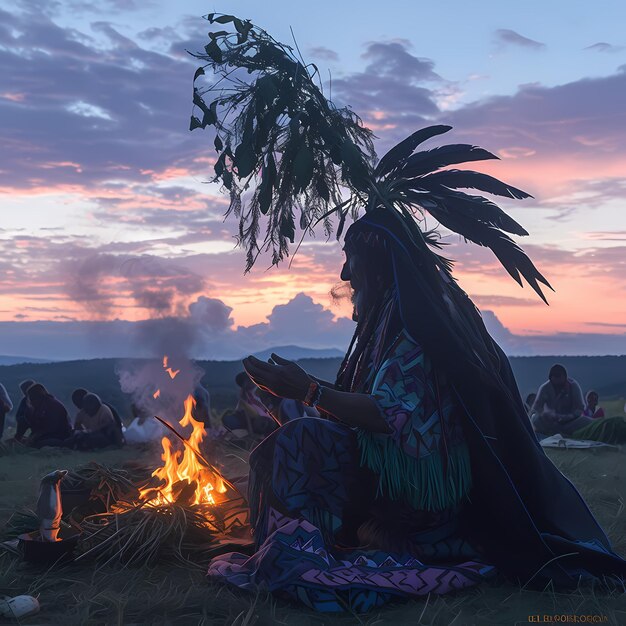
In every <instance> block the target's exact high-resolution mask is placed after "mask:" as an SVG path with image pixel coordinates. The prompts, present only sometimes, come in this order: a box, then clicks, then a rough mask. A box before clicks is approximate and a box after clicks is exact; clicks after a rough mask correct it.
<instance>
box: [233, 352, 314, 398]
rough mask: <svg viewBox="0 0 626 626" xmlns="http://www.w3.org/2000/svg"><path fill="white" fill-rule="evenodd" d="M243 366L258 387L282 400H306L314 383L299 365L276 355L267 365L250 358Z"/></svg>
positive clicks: (246, 359) (252, 357) (273, 355)
mask: <svg viewBox="0 0 626 626" xmlns="http://www.w3.org/2000/svg"><path fill="white" fill-rule="evenodd" d="M243 366H244V368H245V370H246V372H247V373H248V376H250V378H251V379H252V382H253V383H254V384H255V385H256V386H257V387H259V388H260V389H263V390H265V391H269V392H270V393H271V394H273V395H275V396H279V397H280V398H289V399H293V400H304V398H305V396H306V394H307V391H308V390H309V386H310V385H311V383H312V382H314V381H313V379H312V378H311V377H310V376H309V375H308V374H307V373H306V372H305V371H304V370H303V369H302V368H301V367H300V366H299V365H298V364H297V363H294V362H293V361H288V360H287V359H283V358H281V357H279V356H278V355H277V354H274V353H272V356H271V358H270V360H269V362H267V363H266V362H265V361H261V360H260V359H257V358H256V357H254V356H249V357H247V358H245V359H244V360H243Z"/></svg>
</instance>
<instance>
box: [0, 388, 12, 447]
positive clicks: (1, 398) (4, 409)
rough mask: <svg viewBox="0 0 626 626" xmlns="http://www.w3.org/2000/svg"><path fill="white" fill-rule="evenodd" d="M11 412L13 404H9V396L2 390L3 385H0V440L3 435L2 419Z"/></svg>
mask: <svg viewBox="0 0 626 626" xmlns="http://www.w3.org/2000/svg"><path fill="white" fill-rule="evenodd" d="M12 410H13V402H11V398H9V394H8V393H7V390H6V389H5V388H4V385H3V384H2V383H0V439H2V435H3V433H4V418H5V417H6V414H7V413H9V411H12Z"/></svg>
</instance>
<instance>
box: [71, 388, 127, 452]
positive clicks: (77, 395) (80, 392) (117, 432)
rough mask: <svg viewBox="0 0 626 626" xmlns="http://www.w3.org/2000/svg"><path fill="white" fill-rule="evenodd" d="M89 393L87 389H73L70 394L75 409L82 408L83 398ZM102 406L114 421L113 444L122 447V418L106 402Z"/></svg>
mask: <svg viewBox="0 0 626 626" xmlns="http://www.w3.org/2000/svg"><path fill="white" fill-rule="evenodd" d="M88 393H89V391H87V389H83V388H82V387H79V388H78V389H74V391H73V392H72V402H73V403H74V406H75V407H76V408H77V409H82V408H83V401H84V398H85V396H86V395H87V394H88ZM102 404H103V405H104V406H106V407H108V409H109V411H111V414H112V415H113V419H114V420H115V426H116V427H115V429H114V431H113V437H114V440H115V441H114V443H115V444H116V445H118V446H123V445H124V444H125V443H126V441H125V439H124V424H123V423H122V418H121V417H120V415H119V413H118V412H117V411H116V410H115V407H114V406H113V405H111V404H109V403H108V402H102Z"/></svg>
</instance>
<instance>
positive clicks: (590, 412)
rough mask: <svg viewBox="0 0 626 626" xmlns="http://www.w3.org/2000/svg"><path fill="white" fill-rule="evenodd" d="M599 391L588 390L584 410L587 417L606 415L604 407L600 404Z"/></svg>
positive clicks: (596, 417) (594, 417)
mask: <svg viewBox="0 0 626 626" xmlns="http://www.w3.org/2000/svg"><path fill="white" fill-rule="evenodd" d="M598 401H599V397H598V392H597V391H593V390H592V391H588V392H587V395H586V396H585V402H586V406H585V408H584V410H583V415H584V416H585V417H591V418H593V419H598V418H600V417H604V409H603V408H602V407H601V406H598Z"/></svg>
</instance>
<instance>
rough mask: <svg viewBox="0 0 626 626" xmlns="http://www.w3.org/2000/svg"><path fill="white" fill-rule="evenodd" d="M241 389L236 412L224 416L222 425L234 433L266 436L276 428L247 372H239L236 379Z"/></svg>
mask: <svg viewBox="0 0 626 626" xmlns="http://www.w3.org/2000/svg"><path fill="white" fill-rule="evenodd" d="M235 382H236V383H237V386H238V387H239V395H238V398H237V405H236V406H235V410H234V411H229V412H226V413H225V414H224V415H223V416H222V424H224V426H225V427H226V428H227V429H228V430H230V431H231V432H233V431H247V432H248V434H250V435H253V434H254V435H266V434H267V433H270V432H271V431H272V430H274V428H276V423H275V422H274V420H273V419H272V416H271V414H270V412H269V411H268V410H267V408H266V407H265V405H264V404H263V402H261V399H260V397H259V394H258V390H257V387H256V385H255V384H254V383H253V382H252V381H251V380H250V377H249V376H248V374H246V372H239V374H237V376H236V377H235Z"/></svg>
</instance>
